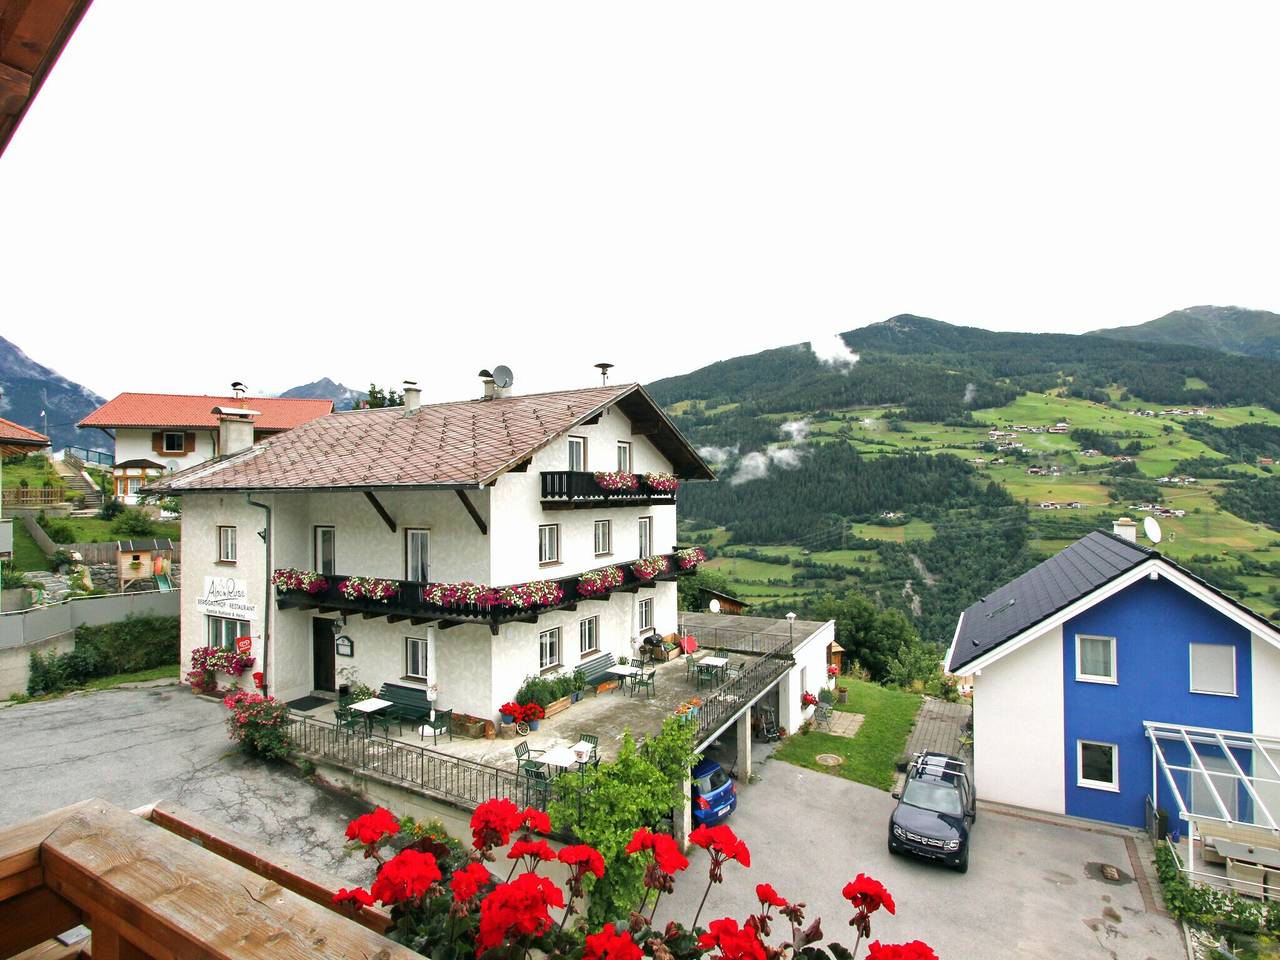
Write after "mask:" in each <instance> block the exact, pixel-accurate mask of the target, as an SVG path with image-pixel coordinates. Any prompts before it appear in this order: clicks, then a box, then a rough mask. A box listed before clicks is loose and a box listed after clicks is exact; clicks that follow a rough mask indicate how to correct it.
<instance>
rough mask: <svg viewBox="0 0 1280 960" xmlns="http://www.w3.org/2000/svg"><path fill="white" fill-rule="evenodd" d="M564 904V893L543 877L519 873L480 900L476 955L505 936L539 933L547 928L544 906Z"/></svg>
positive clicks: (497, 943)
mask: <svg viewBox="0 0 1280 960" xmlns="http://www.w3.org/2000/svg"><path fill="white" fill-rule="evenodd" d="M563 906H564V893H563V892H562V891H561V890H560V888H559V887H557V886H556V885H555V884H554V883H552V882H551V881H550V880H548V879H547V878H546V877H540V876H538V875H537V874H536V873H522V874H520V876H518V877H516V878H515V880H513V881H511V882H510V883H502V884H499V885H498V886H497V887H495V888H494V889H493V891H492V892H491V893H490V894H489V895H488V896H487V897H485V898H484V900H482V901H481V902H480V926H479V928H478V929H477V930H476V956H479V955H481V954H483V953H484V952H485V951H486V950H491V949H493V948H494V947H497V946H500V945H501V944H502V943H504V942H506V941H507V940H509V939H513V938H519V937H530V936H540V935H542V934H543V933H546V932H547V930H549V929H550V928H551V925H552V924H551V915H550V913H548V912H547V911H548V909H549V908H551V907H563Z"/></svg>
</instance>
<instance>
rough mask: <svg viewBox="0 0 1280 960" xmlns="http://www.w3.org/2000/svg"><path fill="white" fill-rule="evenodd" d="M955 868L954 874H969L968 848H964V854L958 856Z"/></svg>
mask: <svg viewBox="0 0 1280 960" xmlns="http://www.w3.org/2000/svg"><path fill="white" fill-rule="evenodd" d="M955 867H956V873H968V872H969V848H968V847H965V848H964V852H963V853H962V854H960V859H959V860H957V861H956V864H955Z"/></svg>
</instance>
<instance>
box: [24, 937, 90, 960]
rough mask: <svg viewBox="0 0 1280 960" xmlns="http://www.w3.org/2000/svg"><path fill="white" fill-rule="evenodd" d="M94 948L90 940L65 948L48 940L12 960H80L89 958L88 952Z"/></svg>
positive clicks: (80, 941)
mask: <svg viewBox="0 0 1280 960" xmlns="http://www.w3.org/2000/svg"><path fill="white" fill-rule="evenodd" d="M92 946H93V944H92V943H91V942H90V941H89V939H88V938H85V939H84V940H78V941H76V942H75V943H69V944H67V945H65V946H64V945H63V944H61V943H59V942H58V941H57V940H46V941H44V942H43V943H38V944H36V945H35V946H34V947H32V948H31V949H30V950H23V951H22V952H21V953H17V954H14V955H13V956H12V957H11V958H10V960H79V958H80V957H84V956H88V954H87V953H86V951H89V950H91V949H92Z"/></svg>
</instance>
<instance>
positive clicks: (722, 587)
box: [676, 567, 733, 610]
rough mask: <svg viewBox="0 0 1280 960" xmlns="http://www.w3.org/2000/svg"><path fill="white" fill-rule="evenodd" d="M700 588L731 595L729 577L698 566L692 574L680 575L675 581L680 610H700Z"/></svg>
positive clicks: (677, 602)
mask: <svg viewBox="0 0 1280 960" xmlns="http://www.w3.org/2000/svg"><path fill="white" fill-rule="evenodd" d="M702 590H714V591H715V592H716V593H727V594H729V595H730V596H733V591H732V590H731V589H730V588H729V578H728V577H726V576H725V575H724V574H723V573H717V572H716V571H714V570H704V569H702V568H701V567H699V568H698V572H697V573H695V574H693V575H692V576H685V577H681V578H680V579H678V580H677V581H676V604H677V606H678V607H679V608H680V609H681V610H701V609H702V606H703V605H702V599H701V593H700V591H702Z"/></svg>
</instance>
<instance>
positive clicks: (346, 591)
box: [338, 577, 400, 603]
mask: <svg viewBox="0 0 1280 960" xmlns="http://www.w3.org/2000/svg"><path fill="white" fill-rule="evenodd" d="M338 592H339V593H341V594H342V595H343V596H344V597H346V598H347V599H348V600H377V601H378V602H380V603H386V602H387V601H388V600H390V599H391V598H392V597H394V596H396V594H398V593H399V592H400V588H399V585H397V583H396V582H395V581H394V580H379V579H377V578H376V577H348V578H347V579H346V580H343V581H342V582H341V583H340V584H338Z"/></svg>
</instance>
